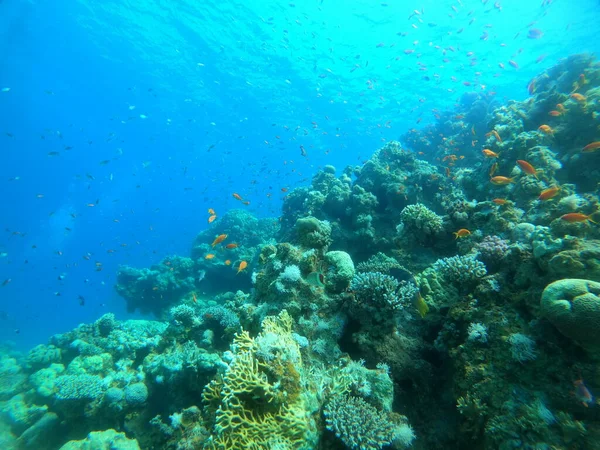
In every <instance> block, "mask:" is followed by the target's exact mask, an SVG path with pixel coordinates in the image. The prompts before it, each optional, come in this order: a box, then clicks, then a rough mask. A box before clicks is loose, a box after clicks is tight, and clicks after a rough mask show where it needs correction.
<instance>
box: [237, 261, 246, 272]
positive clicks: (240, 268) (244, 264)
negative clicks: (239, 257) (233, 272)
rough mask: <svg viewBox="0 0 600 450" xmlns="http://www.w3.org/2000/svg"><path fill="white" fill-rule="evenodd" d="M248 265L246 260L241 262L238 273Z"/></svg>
mask: <svg viewBox="0 0 600 450" xmlns="http://www.w3.org/2000/svg"><path fill="white" fill-rule="evenodd" d="M246 267H248V263H247V262H246V261H242V262H241V263H240V265H239V266H238V270H237V273H240V272H241V271H242V270H244V269H245V268H246Z"/></svg>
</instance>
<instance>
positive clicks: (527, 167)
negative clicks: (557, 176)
mask: <svg viewBox="0 0 600 450" xmlns="http://www.w3.org/2000/svg"><path fill="white" fill-rule="evenodd" d="M517 164H518V165H519V167H520V168H521V170H522V171H523V172H525V173H526V174H528V175H533V176H534V177H536V178H537V177H538V176H537V170H535V167H533V166H532V165H531V164H529V163H528V162H527V161H525V160H523V159H517Z"/></svg>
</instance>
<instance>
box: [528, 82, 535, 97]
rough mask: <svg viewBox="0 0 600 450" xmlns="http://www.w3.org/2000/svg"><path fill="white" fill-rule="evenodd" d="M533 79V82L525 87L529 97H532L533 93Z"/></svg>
mask: <svg viewBox="0 0 600 450" xmlns="http://www.w3.org/2000/svg"><path fill="white" fill-rule="evenodd" d="M535 81H536V80H535V78H534V79H533V80H531V81H530V82H529V84H528V85H527V92H529V95H533V94H534V93H535Z"/></svg>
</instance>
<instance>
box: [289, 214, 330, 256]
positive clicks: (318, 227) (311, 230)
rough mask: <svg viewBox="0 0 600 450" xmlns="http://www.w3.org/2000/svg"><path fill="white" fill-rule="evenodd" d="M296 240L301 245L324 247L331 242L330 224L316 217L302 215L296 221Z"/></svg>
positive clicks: (316, 247) (315, 247)
mask: <svg viewBox="0 0 600 450" xmlns="http://www.w3.org/2000/svg"><path fill="white" fill-rule="evenodd" d="M296 233H297V237H298V242H299V243H300V245H301V246H302V247H305V248H314V249H319V250H321V249H325V248H326V247H328V246H329V245H330V244H331V225H330V224H329V222H327V221H323V220H319V219H317V218H316V217H303V218H301V219H298V220H297V221H296Z"/></svg>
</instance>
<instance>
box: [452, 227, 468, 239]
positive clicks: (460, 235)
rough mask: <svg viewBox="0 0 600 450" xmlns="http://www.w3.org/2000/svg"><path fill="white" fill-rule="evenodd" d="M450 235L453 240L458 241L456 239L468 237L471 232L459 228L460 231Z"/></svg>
mask: <svg viewBox="0 0 600 450" xmlns="http://www.w3.org/2000/svg"><path fill="white" fill-rule="evenodd" d="M452 234H453V235H454V239H458V238H463V237H467V236H468V235H470V234H471V232H470V231H469V230H467V229H466V228H461V229H460V230H458V231H455V232H454V233H452Z"/></svg>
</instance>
